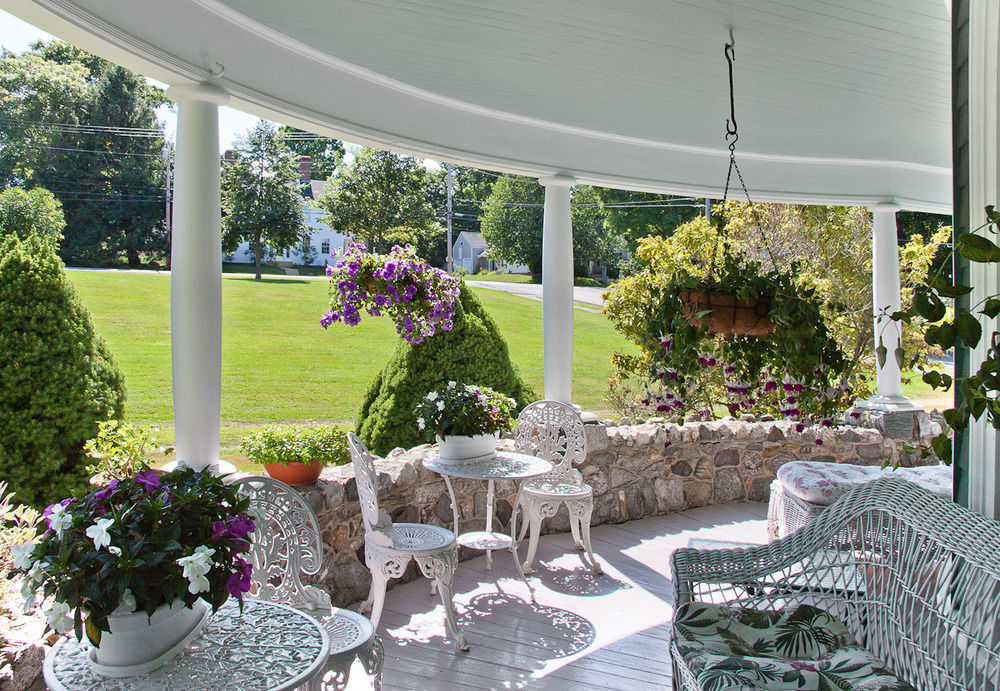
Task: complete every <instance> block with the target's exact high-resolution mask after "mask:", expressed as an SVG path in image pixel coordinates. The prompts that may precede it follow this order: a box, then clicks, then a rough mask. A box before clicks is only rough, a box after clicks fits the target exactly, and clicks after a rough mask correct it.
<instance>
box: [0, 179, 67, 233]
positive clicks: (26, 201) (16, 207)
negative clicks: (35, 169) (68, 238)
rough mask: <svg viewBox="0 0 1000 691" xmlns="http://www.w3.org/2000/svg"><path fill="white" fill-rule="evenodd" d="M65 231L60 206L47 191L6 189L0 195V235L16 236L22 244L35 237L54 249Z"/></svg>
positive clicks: (42, 189)
mask: <svg viewBox="0 0 1000 691" xmlns="http://www.w3.org/2000/svg"><path fill="white" fill-rule="evenodd" d="M65 227H66V219H65V218H63V213H62V204H60V203H59V201H58V200H57V199H56V198H55V196H53V194H52V193H51V192H49V191H48V190H47V189H44V188H42V187H36V188H35V189H33V190H30V191H29V190H25V189H22V188H20V187H10V188H8V189H5V190H4V191H2V192H0V235H17V236H18V237H20V238H21V239H22V240H23V239H24V238H26V237H29V236H32V235H37V236H38V237H43V238H49V239H50V240H51V241H52V242H53V243H55V244H56V246H58V244H59V241H60V240H62V236H63V234H62V233H63V229H64V228H65Z"/></svg>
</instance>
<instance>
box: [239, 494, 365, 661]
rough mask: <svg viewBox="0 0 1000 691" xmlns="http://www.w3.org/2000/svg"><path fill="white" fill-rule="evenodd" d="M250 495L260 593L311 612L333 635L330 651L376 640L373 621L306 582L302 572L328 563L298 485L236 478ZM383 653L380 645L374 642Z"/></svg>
mask: <svg viewBox="0 0 1000 691" xmlns="http://www.w3.org/2000/svg"><path fill="white" fill-rule="evenodd" d="M233 485H234V486H235V487H237V488H238V490H239V491H240V493H242V494H245V495H247V496H249V497H250V508H251V512H252V513H253V514H254V516H253V518H254V522H255V524H256V530H255V531H254V532H253V533H252V536H253V549H252V550H251V552H250V556H251V558H252V562H253V574H252V575H251V577H250V583H251V589H250V592H251V593H252V594H253V596H254V597H256V598H258V599H261V600H268V601H270V602H278V603H281V604H285V605H289V606H291V607H295V608H296V609H301V610H306V611H308V612H309V613H310V614H311V615H312V616H313V617H315V618H316V619H317V620H318V621H319V622H320V623H322V624H323V627H324V628H325V629H326V630H327V633H329V634H330V655H331V657H332V656H335V655H343V654H346V653H350V652H356V651H358V650H359V649H360V648H362V647H364V646H365V645H367V644H369V643H370V642H372V640H373V637H374V635H375V627H374V626H373V625H372V623H371V622H370V621H368V619H366V618H365V617H363V616H362V615H360V614H358V613H357V612H352V611H350V610H346V609H340V608H337V607H334V606H333V605H332V603H331V601H330V594H329V593H327V592H326V591H324V590H321V589H320V588H318V587H316V586H314V585H303V583H302V580H301V578H300V577H299V574H300V573H305V574H309V575H312V574H315V573H316V572H318V571H319V568H320V566H321V564H322V561H323V542H322V540H321V539H320V534H319V528H318V526H317V524H316V517H315V515H314V514H313V511H312V509H311V508H309V505H308V504H307V503H306V502H305V500H304V499H303V498H302V496H301V495H300V494H299V493H298V492H297V491H296V490H295V489H293V488H291V487H289V486H288V485H286V484H284V483H283V482H278V481H277V480H272V479H271V478H265V477H245V478H241V479H238V480H236V481H234V482H233ZM373 648H374V649H373V653H372V654H374V655H378V656H380V655H381V653H380V652H379V651H380V648H381V646H380V644H378V643H375V645H374V646H373Z"/></svg>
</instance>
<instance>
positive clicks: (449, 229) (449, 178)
mask: <svg viewBox="0 0 1000 691" xmlns="http://www.w3.org/2000/svg"><path fill="white" fill-rule="evenodd" d="M444 167H445V170H447V171H448V273H449V274H450V273H451V272H452V271H454V270H455V267H454V266H453V265H452V257H451V219H452V216H453V214H452V212H451V193H452V190H453V187H452V181H451V164H450V163H445V164H444Z"/></svg>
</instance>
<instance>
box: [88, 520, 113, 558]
mask: <svg viewBox="0 0 1000 691" xmlns="http://www.w3.org/2000/svg"><path fill="white" fill-rule="evenodd" d="M114 524H115V519H113V518H98V519H97V523H95V524H94V525H92V526H90V527H89V528H87V537H89V538H90V539H92V540H93V541H94V549H97V550H99V549H101V547H108V546H109V545H111V533H109V532H108V528H110V527H111V526H113V525H114Z"/></svg>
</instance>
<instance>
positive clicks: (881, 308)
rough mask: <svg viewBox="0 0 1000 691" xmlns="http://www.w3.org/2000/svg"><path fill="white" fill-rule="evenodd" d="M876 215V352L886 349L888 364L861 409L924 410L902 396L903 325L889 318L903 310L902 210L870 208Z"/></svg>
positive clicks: (884, 206) (891, 206)
mask: <svg viewBox="0 0 1000 691" xmlns="http://www.w3.org/2000/svg"><path fill="white" fill-rule="evenodd" d="M870 209H871V212H872V295H873V304H874V308H875V348H876V349H877V348H878V347H879V345H880V344H881V345H882V346H884V347H885V348H886V351H887V352H886V358H885V362H884V363H883V364H882V365H881V366H878V363H877V362H876V368H877V376H878V389H877V391H876V393H875V395H874V396H872V397H871V398H869V399H868V400H866V401H859V402H858V407H860V408H866V409H869V410H883V411H886V412H893V411H913V410H921V408H920V406H917V405H915V404H914V403H913V402H912V401H910V400H909V399H908V398H905V397H904V396H903V394H902V379H901V372H900V369H899V364H898V363H897V362H896V357H895V350H896V348H897V346H899V344H900V336H901V334H902V327H903V325H902V324H900V323H897V322H894V321H893V320H892V319H891V318H890V316H889V315H891V314H892V313H893V312H896V311H898V310H899V309H900V307H901V304H900V296H899V244H898V241H897V237H896V212H897V211H899V206H897V205H896V204H890V203H883V204H875V205H873V206H871V207H870Z"/></svg>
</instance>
